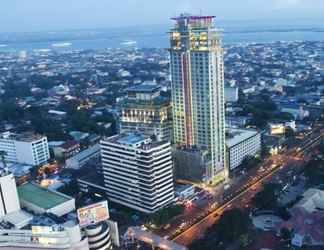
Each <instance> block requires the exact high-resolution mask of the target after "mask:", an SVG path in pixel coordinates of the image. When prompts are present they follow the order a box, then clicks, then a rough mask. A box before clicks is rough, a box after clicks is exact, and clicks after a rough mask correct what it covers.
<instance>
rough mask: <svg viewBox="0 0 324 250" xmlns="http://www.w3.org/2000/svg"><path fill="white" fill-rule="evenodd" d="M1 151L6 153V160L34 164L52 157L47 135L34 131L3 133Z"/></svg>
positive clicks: (0, 136) (0, 140) (41, 162)
mask: <svg viewBox="0 0 324 250" xmlns="http://www.w3.org/2000/svg"><path fill="white" fill-rule="evenodd" d="M0 151H4V152H5V153H6V154H5V159H6V161H9V162H18V163H24V164H29V165H33V166H36V165H41V164H43V163H46V162H47V160H48V159H49V158H50V154H49V149H48V142H47V137H46V136H42V135H38V134H33V133H23V134H13V133H10V132H5V133H2V134H1V135H0Z"/></svg>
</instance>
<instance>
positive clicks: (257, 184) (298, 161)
mask: <svg viewBox="0 0 324 250" xmlns="http://www.w3.org/2000/svg"><path fill="white" fill-rule="evenodd" d="M323 136H324V133H323V131H321V129H320V128H317V129H314V130H313V131H312V132H311V133H310V134H309V135H308V136H307V137H306V138H304V140H303V141H301V143H299V145H298V147H296V148H295V149H293V150H287V151H285V152H284V153H283V154H281V155H278V156H276V157H273V158H272V160H273V163H272V164H270V165H269V163H268V162H267V163H266V164H264V165H263V167H264V169H266V170H265V171H264V172H263V173H258V174H257V175H256V176H255V177H253V178H252V180H249V181H248V182H247V183H246V184H245V185H244V186H242V187H241V188H239V189H238V190H236V191H235V192H233V194H231V195H228V196H226V198H225V199H224V200H223V205H221V206H219V207H218V208H216V209H215V210H213V212H210V213H208V215H205V216H204V217H202V218H200V219H199V220H198V221H197V222H195V223H194V224H193V225H191V226H190V227H189V228H187V229H185V230H184V231H183V232H181V233H178V234H177V235H175V236H173V237H172V236H171V237H170V238H171V239H173V240H175V241H176V242H177V243H179V244H182V245H185V246H188V245H189V244H190V243H191V242H192V241H193V240H195V239H198V238H200V237H202V236H203V234H204V232H205V231H206V229H207V228H208V227H210V226H211V225H213V224H214V223H215V222H216V221H217V219H218V218H219V215H220V214H221V213H222V212H223V211H225V210H226V209H229V208H232V207H239V208H245V207H247V206H249V202H250V200H251V198H252V197H253V196H254V195H255V194H256V193H257V192H259V191H260V190H261V189H262V186H263V184H264V183H268V182H271V181H274V180H275V181H280V179H281V178H283V177H285V176H286V175H287V173H288V172H290V171H296V170H297V169H299V167H300V166H302V165H303V164H304V163H305V162H304V160H303V158H302V157H300V156H302V153H303V152H305V151H307V150H309V149H310V148H312V147H313V146H314V145H316V144H318V142H319V141H320V139H321V138H323ZM297 148H299V150H298V154H296V149H297ZM297 155H298V156H299V157H296V156H297Z"/></svg>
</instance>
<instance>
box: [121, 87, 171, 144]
mask: <svg viewBox="0 0 324 250" xmlns="http://www.w3.org/2000/svg"><path fill="white" fill-rule="evenodd" d="M120 107H121V112H122V115H121V121H120V132H121V133H132V132H141V133H145V134H148V135H154V136H155V137H156V139H157V140H159V141H170V140H171V134H172V132H171V131H172V111H171V103H170V100H169V98H165V97H161V96H160V88H159V87H158V86H156V85H155V84H142V85H137V86H134V87H131V88H129V89H128V90H127V97H126V98H125V100H123V101H122V102H121V103H120Z"/></svg>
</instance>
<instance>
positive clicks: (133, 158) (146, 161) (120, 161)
mask: <svg viewBox="0 0 324 250" xmlns="http://www.w3.org/2000/svg"><path fill="white" fill-rule="evenodd" d="M101 157H102V165H103V174H104V181H105V186H106V188H107V190H108V191H107V195H108V198H109V200H111V201H114V202H116V203H119V204H122V205H124V206H127V207H130V208H133V209H136V210H139V211H142V212H144V213H154V212H156V211H157V210H159V209H160V208H162V207H165V206H167V205H169V204H170V203H172V202H173V201H174V197H175V196H174V186H173V169H172V158H171V144H170V142H158V141H153V140H152V139H151V138H150V137H148V136H144V135H141V134H119V135H116V136H113V137H110V138H106V139H104V140H102V141H101Z"/></svg>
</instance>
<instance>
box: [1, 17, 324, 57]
mask: <svg viewBox="0 0 324 250" xmlns="http://www.w3.org/2000/svg"><path fill="white" fill-rule="evenodd" d="M218 27H221V29H222V30H223V32H222V40H223V44H224V45H233V44H239V43H270V42H275V41H324V27H323V26H322V25H321V23H313V24H310V23H307V24H297V25H294V24H290V25H288V24H287V25H282V24H281V25H278V24H273V23H258V24H256V23H255V22H244V23H241V22H236V23H235V22H234V23H229V22H225V23H221V24H219V26H218ZM168 30H169V27H168V26H154V27H144V28H143V27H141V28H137V27H130V28H120V29H116V28H115V29H97V30H78V31H64V32H63V31H62V32H34V33H26V34H25V33H19V34H9V35H8V34H5V35H3V34H2V35H1V34H0V52H1V51H12V52H14V51H22V50H25V51H31V50H40V49H53V50H66V49H68V50H70V49H73V50H88V49H90V50H100V49H105V48H123V47H127V46H130V45H136V46H137V47H138V48H167V47H168V44H169V39H168V34H167V32H168Z"/></svg>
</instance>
